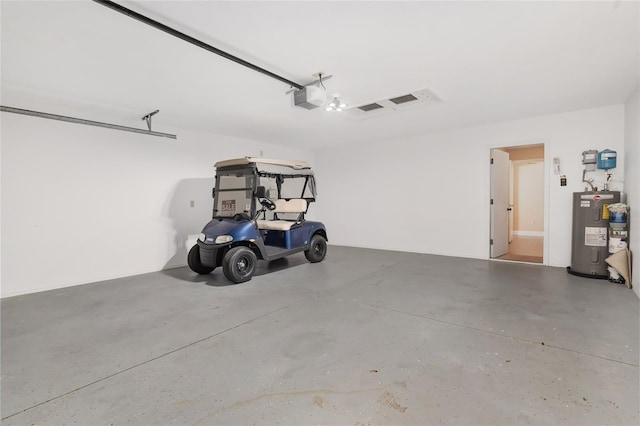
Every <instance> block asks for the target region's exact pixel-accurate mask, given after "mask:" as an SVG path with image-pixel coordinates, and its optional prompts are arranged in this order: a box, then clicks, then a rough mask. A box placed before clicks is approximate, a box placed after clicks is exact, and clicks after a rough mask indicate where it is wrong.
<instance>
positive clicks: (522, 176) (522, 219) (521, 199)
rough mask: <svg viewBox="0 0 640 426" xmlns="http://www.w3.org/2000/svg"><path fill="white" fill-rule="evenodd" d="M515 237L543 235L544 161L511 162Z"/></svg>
mask: <svg viewBox="0 0 640 426" xmlns="http://www.w3.org/2000/svg"><path fill="white" fill-rule="evenodd" d="M512 165H513V167H512V169H513V179H512V181H513V186H514V188H513V192H514V200H513V212H514V215H513V216H514V217H513V219H514V220H513V223H514V225H513V229H514V231H513V232H514V234H515V235H535V236H543V235H544V171H545V167H544V161H542V160H536V161H533V160H520V161H512Z"/></svg>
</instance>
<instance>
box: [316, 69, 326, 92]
mask: <svg viewBox="0 0 640 426" xmlns="http://www.w3.org/2000/svg"><path fill="white" fill-rule="evenodd" d="M318 80H319V82H320V86H322V88H323V89H324V90H327V88H326V87H324V83H323V82H322V73H320V74H318Z"/></svg>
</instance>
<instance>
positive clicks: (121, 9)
mask: <svg viewBox="0 0 640 426" xmlns="http://www.w3.org/2000/svg"><path fill="white" fill-rule="evenodd" d="M93 1H94V2H96V3H98V4H101V5H102V6H105V7H108V8H109V9H112V10H115V11H116V12H119V13H122V14H123V15H126V16H128V17H130V18H133V19H135V20H137V21H140V22H142V23H144V24H147V25H150V26H152V27H153V28H156V29H158V30H160V31H164V32H165V33H167V34H171V35H172V36H174V37H177V38H179V39H181V40H184V41H186V42H187V43H191V44H193V45H195V46H198V47H200V48H202V49H205V50H208V51H209V52H211V53H215V54H216V55H219V56H222V57H223V58H225V59H228V60H230V61H233V62H235V63H237V64H240V65H243V66H245V67H247V68H249V69H252V70H254V71H257V72H259V73H261V74H264V75H266V76H269V77H271V78H274V79H276V80H278V81H281V82H283V83H286V84H288V85H289V86H291V87H295V88H297V89H299V90H302V89H303V88H304V86H303V85H301V84H298V83H296V82H294V81H291V80H289V79H286V78H284V77H282V76H279V75H278V74H275V73H272V72H271V71H268V70H266V69H264V68H262V67H259V66H257V65H255V64H252V63H251V62H247V61H245V60H244V59H240V58H238V57H237V56H234V55H232V54H230V53H228V52H225V51H224V50H220V49H218V48H217V47H213V46H211V45H210V44H207V43H205V42H203V41H202V40H198V39H196V38H194V37H191V36H190V35H187V34H185V33H183V32H180V31H178V30H176V29H174V28H171V27H169V26H167V25H165V24H163V23H161V22H158V21H156V20H154V19H151V18H149V17H148V16H144V15H142V14H140V13H138V12H135V11H133V10H131V9H127V8H126V7H124V6H121V5H119V4H118V3H114V2H112V1H109V0H93Z"/></svg>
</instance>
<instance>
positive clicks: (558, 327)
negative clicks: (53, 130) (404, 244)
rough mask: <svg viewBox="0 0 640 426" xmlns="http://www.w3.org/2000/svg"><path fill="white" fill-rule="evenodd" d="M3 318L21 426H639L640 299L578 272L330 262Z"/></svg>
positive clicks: (112, 288)
mask: <svg viewBox="0 0 640 426" xmlns="http://www.w3.org/2000/svg"><path fill="white" fill-rule="evenodd" d="M43 279H46V273H44V272H43ZM1 308H2V382H1V384H2V418H3V424H4V425H7V426H9V425H25V424H55V425H58V424H60V425H62V424H65V425H67V424H78V425H94V424H96V425H108V424H136V425H138V424H193V425H200V424H202V425H206V424H223V425H227V424H238V425H250V424H259V425H276V424H280V425H307V424H314V425H315V424H331V425H369V424H372V425H373V424H380V425H387V424H412V425H425V424H456V425H462V424H487V425H488V424H492V425H493V424H563V425H567V424H576V425H577V424H580V425H585V424H592V425H604V424H612V425H621V424H629V425H637V424H638V423H639V421H640V418H639V414H638V411H639V394H638V392H639V390H638V389H639V379H638V372H639V367H638V364H639V357H638V349H639V334H640V332H639V325H638V323H639V303H638V298H637V297H636V296H635V294H634V293H633V292H632V291H631V290H628V289H627V288H626V287H624V286H621V285H614V284H609V283H608V282H606V281H600V280H590V279H585V278H580V277H576V276H573V275H569V274H567V273H566V271H565V270H564V269H562V268H549V267H543V266H539V265H526V264H516V263H508V262H492V261H483V260H473V259H461V258H451V257H442V256H432V255H421V254H415V253H400V252H388V251H379V250H366V249H357V248H347V247H337V246H330V247H329V254H328V257H327V259H326V260H325V261H324V262H323V263H319V264H308V263H306V261H305V259H304V257H303V256H302V255H296V256H294V257H292V258H289V259H288V260H284V261H279V262H276V263H274V264H271V265H266V264H263V265H262V266H261V269H260V270H259V273H258V276H256V277H254V279H253V280H252V281H250V282H248V283H245V284H239V285H230V284H229V283H228V282H227V281H226V280H225V279H224V276H223V275H222V272H221V271H219V270H216V271H214V272H213V273H212V274H211V275H210V276H207V277H200V276H196V275H195V274H193V273H192V272H190V271H189V270H188V269H187V268H180V269H174V270H170V271H164V272H158V273H152V274H146V275H140V276H135V277H129V278H124V279H119V280H112V281H107V282H101V283H95V284H88V285H84V286H78V287H72V288H67V289H61V290H54V291H49V292H43V293H37V294H32V295H27V296H20V297H13V298H8V299H4V300H2V306H1Z"/></svg>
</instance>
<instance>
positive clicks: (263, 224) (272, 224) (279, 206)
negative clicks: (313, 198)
mask: <svg viewBox="0 0 640 426" xmlns="http://www.w3.org/2000/svg"><path fill="white" fill-rule="evenodd" d="M273 202H274V204H275V205H276V208H275V209H273V212H274V213H276V217H277V214H278V213H298V217H297V218H296V219H294V220H282V219H274V220H258V221H257V223H258V229H266V230H271V231H288V230H290V229H291V227H292V226H293V225H296V224H299V223H301V222H302V221H303V220H304V213H305V212H306V211H307V200H305V199H303V198H292V199H291V200H288V201H287V200H284V199H277V200H273Z"/></svg>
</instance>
